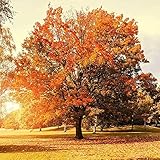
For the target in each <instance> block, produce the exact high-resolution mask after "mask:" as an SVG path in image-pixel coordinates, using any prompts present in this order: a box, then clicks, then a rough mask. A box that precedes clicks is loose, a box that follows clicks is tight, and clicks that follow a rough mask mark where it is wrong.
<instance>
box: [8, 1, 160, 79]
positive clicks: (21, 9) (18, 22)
mask: <svg viewBox="0 0 160 160" xmlns="http://www.w3.org/2000/svg"><path fill="white" fill-rule="evenodd" d="M49 2H50V3H51V6H53V7H54V8H56V7H59V6H62V7H63V9H64V11H67V10H70V9H72V10H75V9H76V10H80V9H81V8H84V9H85V8H87V7H88V8H89V9H95V8H99V7H101V6H102V8H103V9H105V10H107V11H108V12H109V13H111V12H115V13H117V14H123V15H124V17H126V18H127V17H129V18H131V19H132V18H134V19H135V20H136V21H137V22H138V26H139V39H140V40H141V44H142V47H143V50H144V51H145V55H146V57H147V59H148V60H149V61H150V63H149V64H145V65H143V69H144V71H145V72H152V73H153V74H154V76H156V77H157V78H158V79H159V81H160V67H159V66H160V63H159V59H160V55H159V52H160V0H12V3H13V7H14V10H15V11H16V12H17V13H16V16H15V17H14V20H13V25H12V26H11V28H12V33H13V37H14V40H15V42H16V46H17V50H18V51H20V46H21V43H22V42H23V39H24V38H25V37H26V36H27V35H28V34H29V32H31V31H32V30H33V25H34V24H35V22H37V21H42V20H43V19H44V18H45V15H46V10H47V8H48V4H49Z"/></svg>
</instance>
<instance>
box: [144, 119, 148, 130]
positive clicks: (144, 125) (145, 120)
mask: <svg viewBox="0 0 160 160" xmlns="http://www.w3.org/2000/svg"><path fill="white" fill-rule="evenodd" d="M146 125H147V124H146V120H144V129H145V130H146Z"/></svg>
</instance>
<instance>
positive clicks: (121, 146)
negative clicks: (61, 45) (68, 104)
mask: <svg viewBox="0 0 160 160" xmlns="http://www.w3.org/2000/svg"><path fill="white" fill-rule="evenodd" d="M134 129H135V130H134V132H130V130H129V129H128V127H119V128H112V129H108V130H105V132H98V133H97V134H92V133H91V132H87V131H84V137H85V138H84V139H83V140H76V139H74V134H75V130H74V129H72V128H71V129H70V130H68V131H67V132H66V133H63V131H62V128H61V129H60V128H58V129H56V128H46V129H43V130H42V131H41V132H39V131H38V130H33V131H32V132H30V131H29V130H19V131H17V130H16V131H13V130H8V131H5V130H4V131H0V160H1V159H2V160H3V159H4V160H22V159H24V160H54V159H55V160H67V159H68V160H72V159H73V160H79V159H80V160H83V159H84V160H91V159H93V160H107V159H160V129H159V128H155V127H147V130H144V128H143V127H140V126H135V128H134Z"/></svg>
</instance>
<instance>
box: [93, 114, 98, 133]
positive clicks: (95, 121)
mask: <svg viewBox="0 0 160 160" xmlns="http://www.w3.org/2000/svg"><path fill="white" fill-rule="evenodd" d="M96 128H97V116H95V120H94V126H93V133H96Z"/></svg>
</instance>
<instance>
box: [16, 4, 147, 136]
mask: <svg viewBox="0 0 160 160" xmlns="http://www.w3.org/2000/svg"><path fill="white" fill-rule="evenodd" d="M62 11H63V9H62V8H61V7H59V8H56V9H53V8H51V7H49V9H48V11H47V16H46V18H45V19H44V21H43V23H39V22H37V23H36V24H35V26H34V30H33V32H32V33H31V34H30V36H29V37H27V38H26V39H25V41H24V43H23V48H24V51H23V54H22V55H21V57H19V59H18V60H17V62H16V65H17V68H16V72H15V73H16V75H15V83H14V87H17V88H19V87H20V86H21V87H22V86H23V87H24V88H26V89H30V90H32V91H33V93H34V94H35V95H36V96H42V95H43V96H45V97H50V96H51V97H54V98H55V101H57V100H58V101H57V103H58V105H57V106H59V107H60V109H61V110H62V112H63V113H64V112H66V113H68V114H70V117H72V118H73V119H74V120H75V126H76V138H78V139H81V138H83V136H82V131H81V122H82V119H83V116H84V115H85V113H86V111H87V109H88V107H99V108H102V109H104V110H105V111H108V110H109V108H110V109H112V110H114V107H120V108H123V107H124V106H127V105H130V104H131V101H132V100H133V99H134V98H135V97H136V96H135V94H136V93H137V88H138V86H137V85H138V83H137V82H140V81H139V80H138V77H139V75H140V74H141V72H140V71H141V68H140V63H141V62H146V59H145V57H144V54H143V50H142V49H141V44H140V41H139V40H138V36H137V34H138V27H137V24H136V22H135V20H129V19H128V18H126V19H124V18H123V15H115V14H109V13H108V12H107V11H104V10H103V9H101V8H100V9H95V10H92V11H90V12H83V11H80V12H76V13H75V14H73V15H72V16H71V17H64V16H63V13H62ZM35 107H36V106H35ZM45 107H47V106H45Z"/></svg>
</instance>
